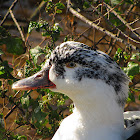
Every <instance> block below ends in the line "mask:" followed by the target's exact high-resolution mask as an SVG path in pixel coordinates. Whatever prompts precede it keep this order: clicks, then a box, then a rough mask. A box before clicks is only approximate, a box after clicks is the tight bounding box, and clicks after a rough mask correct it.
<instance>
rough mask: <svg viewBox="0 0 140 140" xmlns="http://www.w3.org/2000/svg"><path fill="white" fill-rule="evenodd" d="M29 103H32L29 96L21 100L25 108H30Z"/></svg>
mask: <svg viewBox="0 0 140 140" xmlns="http://www.w3.org/2000/svg"><path fill="white" fill-rule="evenodd" d="M29 103H30V100H29V96H28V95H24V96H23V97H22V98H21V104H22V105H23V107H24V108H28V107H29Z"/></svg>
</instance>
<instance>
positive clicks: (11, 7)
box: [0, 0, 18, 26]
mask: <svg viewBox="0 0 140 140" xmlns="http://www.w3.org/2000/svg"><path fill="white" fill-rule="evenodd" d="M17 2H18V0H15V1H14V2H13V3H12V5H11V6H10V7H9V10H8V11H7V13H6V15H5V16H4V18H3V20H2V21H1V23H0V26H2V25H3V23H4V22H5V20H6V18H7V17H8V15H9V14H10V10H12V9H13V8H14V7H15V5H16V3H17Z"/></svg>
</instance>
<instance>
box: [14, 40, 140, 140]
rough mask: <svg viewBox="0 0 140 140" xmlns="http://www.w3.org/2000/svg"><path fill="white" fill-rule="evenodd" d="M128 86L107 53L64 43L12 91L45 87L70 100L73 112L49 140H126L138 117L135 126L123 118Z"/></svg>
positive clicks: (68, 42)
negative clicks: (64, 95)
mask: <svg viewBox="0 0 140 140" xmlns="http://www.w3.org/2000/svg"><path fill="white" fill-rule="evenodd" d="M128 83H129V79H128V77H127V76H126V74H125V73H124V72H123V71H122V70H121V69H120V67H119V66H118V65H117V64H116V63H115V62H114V61H113V60H112V59H111V58H110V57H109V56H108V55H107V54H105V53H103V52H101V51H94V50H91V49H90V47H88V46H87V45H85V44H82V43H79V42H74V41H67V42H65V43H62V44H61V45H60V46H57V47H56V48H55V50H54V51H53V52H52V54H51V56H50V58H49V59H48V60H47V61H46V64H45V66H44V67H43V69H42V70H41V71H40V72H38V73H37V74H35V75H33V76H31V77H29V78H26V79H23V80H20V81H18V82H17V83H15V84H14V85H13V89H24V90H27V89H36V88H44V87H48V88H50V89H51V90H53V91H56V92H61V93H64V94H66V95H67V96H69V97H70V98H71V99H72V100H73V102H74V104H75V108H74V111H73V113H72V114H71V115H70V116H68V117H67V118H65V119H64V120H63V121H62V123H61V125H60V127H59V129H58V130H57V132H56V134H55V135H54V137H53V138H52V140H103V139H104V140H126V139H127V138H128V137H130V136H131V135H132V134H134V133H135V131H136V129H138V128H139V123H138V122H139V117H137V123H136V121H135V122H134V123H133V124H131V123H130V124H129V122H130V120H131V121H132V119H131V118H134V114H133V113H132V112H128V113H125V114H124V115H123V108H124V104H125V101H126V99H127V97H128ZM134 113H136V116H138V115H139V116H140V113H139V112H134ZM124 117H125V121H124ZM134 120H135V119H134ZM124 122H125V127H124ZM128 124H129V125H128ZM128 126H129V127H128Z"/></svg>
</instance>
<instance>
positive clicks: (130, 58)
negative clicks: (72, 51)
mask: <svg viewBox="0 0 140 140" xmlns="http://www.w3.org/2000/svg"><path fill="white" fill-rule="evenodd" d="M15 2H16V0H15V1H14V3H13V5H14V4H15V5H16V4H17V3H15ZM41 4H42V5H45V8H44V7H43V6H42V7H41V9H43V12H44V11H45V12H46V15H49V17H50V19H51V20H50V21H46V20H45V19H43V17H40V19H39V21H37V20H34V21H32V20H31V19H30V20H29V21H26V22H27V23H28V22H29V24H28V27H27V28H28V29H25V31H24V35H23V30H20V29H21V28H20V26H19V24H18V22H17V21H16V18H15V17H13V16H12V14H13V12H12V10H11V9H12V8H11V9H9V10H8V12H9V13H10V14H11V17H12V18H13V20H14V22H15V26H17V28H18V32H19V33H20V35H21V37H20V36H18V37H15V36H13V35H11V34H10V31H8V30H9V27H7V26H5V25H4V23H5V22H6V19H7V16H5V20H2V21H1V24H0V25H1V26H0V87H1V88H0V101H1V102H0V104H1V110H0V113H1V114H0V130H1V131H0V139H4V140H13V139H14V140H24V139H25V140H26V139H45V138H51V137H52V136H53V135H54V133H55V132H56V130H57V128H58V127H59V123H60V122H61V120H62V119H63V118H64V117H65V116H66V115H68V114H70V113H71V112H72V108H73V104H72V103H71V104H70V103H69V104H68V105H67V104H66V101H67V100H69V98H68V97H67V96H66V95H63V94H61V93H54V92H52V91H50V90H49V89H37V90H36V91H24V92H21V91H12V90H11V85H12V84H13V82H15V81H17V80H19V79H21V78H23V77H28V76H31V75H33V74H34V73H36V72H37V71H39V70H40V69H41V67H42V66H43V65H44V63H45V59H47V58H48V57H49V56H50V53H51V51H52V50H53V49H54V48H55V47H56V44H57V42H59V39H60V38H61V39H62V40H63V41H67V40H75V41H81V40H82V38H84V39H83V41H82V42H84V43H85V42H86V41H88V42H90V43H91V47H92V48H93V49H101V50H104V51H105V52H106V53H108V54H109V55H110V56H111V57H113V58H114V60H115V61H116V62H117V63H118V64H119V65H120V67H121V68H122V69H123V70H124V72H125V73H126V74H127V75H128V76H129V77H130V79H131V83H130V92H129V93H128V94H129V98H128V99H127V102H128V103H127V106H126V107H127V108H129V106H130V105H131V102H135V101H136V100H138V99H140V95H139V91H140V89H139V85H138V83H139V82H140V65H139V64H140V53H139V52H138V50H139V49H140V42H139V41H140V35H139V33H138V29H137V25H135V23H137V22H138V21H139V18H140V13H139V12H137V9H140V5H139V3H138V2H137V0H125V1H124V0H104V2H103V1H100V0H94V1H91V0H89V1H88V0H71V1H69V0H68V1H67V2H66V1H55V2H53V1H49V0H44V1H42V2H41V3H40V5H41ZM66 4H67V5H66ZM40 5H39V6H40ZM39 6H38V7H39ZM39 11H40V10H39ZM68 11H69V12H68ZM138 11H139V10H138ZM66 12H68V13H66ZM72 14H73V15H72ZM36 15H37V13H36ZM62 15H63V16H62ZM83 15H84V16H83ZM15 16H16V15H15ZM93 16H94V18H93ZM58 17H59V18H61V21H59V24H58V23H57V22H58ZM87 17H88V18H87ZM92 18H93V19H92ZM65 19H66V20H65ZM89 19H90V20H89ZM80 20H82V21H83V22H82V24H83V26H84V25H86V24H88V27H87V26H86V29H85V30H84V31H81V32H80V33H78V32H77V31H76V29H77V28H78V27H76V25H77V24H78V22H79V21H80ZM91 21H92V22H91ZM63 22H65V24H63ZM90 23H92V24H90ZM66 24H69V26H68V28H70V31H69V30H68V29H67V28H66V27H65V26H67V25H66ZM132 25H133V26H132ZM132 27H133V28H132ZM15 30H16V29H15ZM65 30H66V31H65ZM90 30H93V33H92V35H89V34H91V33H90ZM26 31H27V32H26ZM32 32H39V33H40V34H41V35H42V37H43V40H42V41H41V42H39V43H38V45H37V46H34V47H31V45H30V41H29V38H30V36H31V35H32ZM98 33H99V34H101V36H100V38H98V41H97V39H96V34H98ZM24 36H26V38H25V37H24ZM133 36H134V37H133ZM85 40H86V41H85ZM9 55H10V56H11V59H12V61H11V59H10V60H8V59H6V58H7V57H9ZM42 56H43V57H42ZM32 93H33V94H36V97H34V96H33V94H32ZM68 110H69V113H65V112H66V111H68ZM14 112H16V118H15V120H13V125H14V128H12V127H9V128H7V127H6V125H8V122H7V120H8V118H9V117H10V116H11V115H12V114H13V113H14ZM64 114H65V115H64ZM21 127H22V128H23V129H28V130H32V129H34V130H35V134H34V135H35V137H34V138H33V137H32V136H29V135H26V134H24V135H22V134H21V133H20V132H19V131H18V129H19V128H21ZM16 130H17V131H16Z"/></svg>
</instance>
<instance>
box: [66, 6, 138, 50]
mask: <svg viewBox="0 0 140 140" xmlns="http://www.w3.org/2000/svg"><path fill="white" fill-rule="evenodd" d="M68 8H69V11H70V12H71V13H72V14H74V15H75V16H76V17H77V18H79V19H81V20H82V21H84V22H85V23H87V24H89V25H90V26H92V27H93V28H95V29H97V30H99V31H101V32H103V33H105V34H107V35H108V36H110V37H112V38H114V39H116V40H117V41H119V42H121V43H124V44H125V45H126V46H128V47H131V48H132V49H134V50H137V47H136V46H134V45H132V44H130V43H127V42H126V41H125V40H123V39H121V38H118V37H116V35H115V34H113V33H111V32H109V31H108V30H106V29H104V28H102V27H100V26H97V25H96V24H95V23H93V22H92V21H90V20H89V19H87V18H86V17H84V16H83V15H81V14H80V13H78V12H77V11H76V10H74V9H73V8H72V7H71V5H68Z"/></svg>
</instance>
